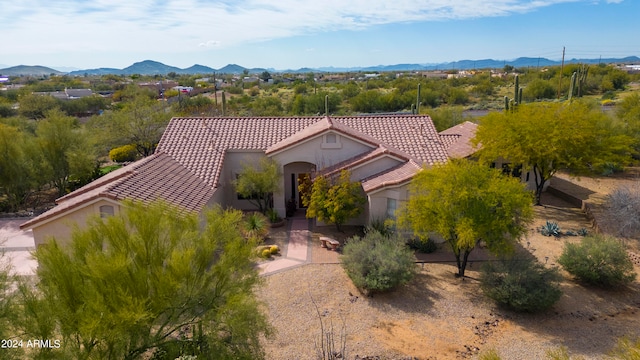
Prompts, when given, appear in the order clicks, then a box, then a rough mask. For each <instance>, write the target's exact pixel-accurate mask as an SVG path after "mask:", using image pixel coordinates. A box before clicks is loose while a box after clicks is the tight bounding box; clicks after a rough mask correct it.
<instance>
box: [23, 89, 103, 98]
mask: <svg viewBox="0 0 640 360" xmlns="http://www.w3.org/2000/svg"><path fill="white" fill-rule="evenodd" d="M33 94H34V95H43V96H46V95H48V96H53V97H54V98H56V99H58V100H73V99H81V98H83V97H88V96H92V95H93V91H91V89H64V91H50V92H34V93H33Z"/></svg>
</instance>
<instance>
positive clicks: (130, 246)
mask: <svg viewBox="0 0 640 360" xmlns="http://www.w3.org/2000/svg"><path fill="white" fill-rule="evenodd" d="M205 219H206V224H205V225H204V227H202V226H200V221H201V220H200V219H199V217H198V215H197V214H194V213H185V212H184V211H182V210H180V209H177V208H173V207H171V206H169V205H167V204H166V203H164V202H162V201H157V202H154V203H151V204H146V205H145V204H140V203H126V204H125V208H124V210H123V212H122V213H120V214H119V215H117V216H112V217H109V218H108V219H100V218H93V219H92V220H91V221H90V222H89V223H88V227H87V228H85V229H79V228H76V230H74V232H73V234H72V239H71V242H70V244H68V245H67V246H62V245H61V244H60V243H59V242H58V241H57V240H56V239H52V240H51V241H50V242H49V243H48V245H47V246H44V247H39V248H38V249H37V250H36V252H35V257H36V258H37V260H38V264H39V267H38V270H37V276H38V282H37V289H36V290H29V289H28V288H26V287H22V292H23V297H24V298H25V301H24V303H25V304H26V306H25V308H26V315H33V316H26V317H25V319H23V323H22V324H21V325H19V326H21V327H22V328H23V331H24V332H25V334H24V336H29V337H32V338H37V339H40V338H42V339H46V338H51V337H52V336H53V337H54V338H57V339H61V345H62V348H61V349H59V350H58V351H59V352H61V353H62V354H63V355H64V356H63V357H66V358H75V359H139V358H146V357H147V356H148V355H149V354H157V355H164V358H170V359H174V358H176V357H178V356H181V355H195V356H197V357H198V358H199V359H200V358H202V359H214V358H215V359H255V358H258V359H259V358H263V357H264V354H263V352H262V350H261V347H260V337H261V336H262V335H264V334H268V333H269V330H270V328H269V325H268V324H267V321H266V318H265V316H264V315H263V314H262V313H261V311H260V309H259V306H258V302H257V300H256V298H255V296H254V294H253V290H254V288H255V287H256V286H257V285H258V284H259V283H260V278H259V276H258V273H257V271H256V270H255V268H254V266H253V263H252V260H251V256H252V251H253V247H254V244H252V243H250V242H247V241H245V240H244V239H243V238H242V236H241V235H240V232H239V226H240V223H241V221H242V220H241V219H242V213H241V212H240V211H237V210H229V211H223V210H221V209H220V208H214V209H211V210H209V211H207V212H206V214H205ZM41 309H45V311H46V316H44V317H43V316H40V315H41V314H42V310H41ZM47 351H48V354H42V358H50V356H45V355H51V354H54V355H55V353H56V349H53V350H46V349H44V350H41V352H47ZM145 354H146V355H145ZM143 355H144V357H143Z"/></svg>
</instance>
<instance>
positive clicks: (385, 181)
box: [361, 160, 421, 193]
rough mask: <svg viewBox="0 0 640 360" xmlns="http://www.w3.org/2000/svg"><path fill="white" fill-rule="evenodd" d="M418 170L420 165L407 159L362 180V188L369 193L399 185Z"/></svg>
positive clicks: (408, 179) (409, 178)
mask: <svg viewBox="0 0 640 360" xmlns="http://www.w3.org/2000/svg"><path fill="white" fill-rule="evenodd" d="M420 170H421V167H420V165H418V164H416V163H415V162H414V161H412V160H409V161H407V162H406V163H403V164H399V165H397V166H395V167H392V168H391V169H389V170H387V171H383V172H381V173H379V174H376V175H373V176H371V177H369V178H366V179H364V180H362V181H361V183H362V189H363V190H364V191H365V192H366V193H370V192H372V191H375V190H378V189H380V188H383V187H386V186H396V185H401V184H404V183H406V182H408V181H410V180H411V179H412V178H413V176H414V175H415V174H417V173H418V172H419V171H420Z"/></svg>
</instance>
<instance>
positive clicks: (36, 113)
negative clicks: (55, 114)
mask: <svg viewBox="0 0 640 360" xmlns="http://www.w3.org/2000/svg"><path fill="white" fill-rule="evenodd" d="M58 107H59V102H58V100H56V99H55V98H54V97H53V96H48V95H34V94H29V95H25V96H22V97H20V107H19V108H18V113H19V114H20V115H22V116H24V117H26V118H28V119H34V120H39V119H42V118H44V117H45V114H46V113H47V112H48V111H49V110H53V109H56V108H58Z"/></svg>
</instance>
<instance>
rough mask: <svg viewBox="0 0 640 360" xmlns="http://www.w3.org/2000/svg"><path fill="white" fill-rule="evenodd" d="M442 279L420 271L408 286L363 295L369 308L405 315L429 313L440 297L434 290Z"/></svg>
mask: <svg viewBox="0 0 640 360" xmlns="http://www.w3.org/2000/svg"><path fill="white" fill-rule="evenodd" d="M438 281H440V279H438V278H436V277H434V276H433V275H431V274H430V273H429V272H427V271H420V270H419V271H418V272H417V273H416V275H415V277H414V278H413V280H411V281H410V282H409V283H408V284H405V285H403V286H400V287H398V288H396V289H395V290H392V291H389V292H384V293H373V294H368V295H366V294H363V295H362V297H363V298H364V299H365V300H366V301H367V303H368V304H369V306H371V307H373V308H376V309H378V310H380V311H389V310H399V311H402V312H405V313H420V314H427V313H429V312H430V311H431V310H432V308H433V304H434V302H435V301H437V300H439V299H440V295H438V293H437V292H436V291H433V290H432V287H433V286H437V282H438Z"/></svg>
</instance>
